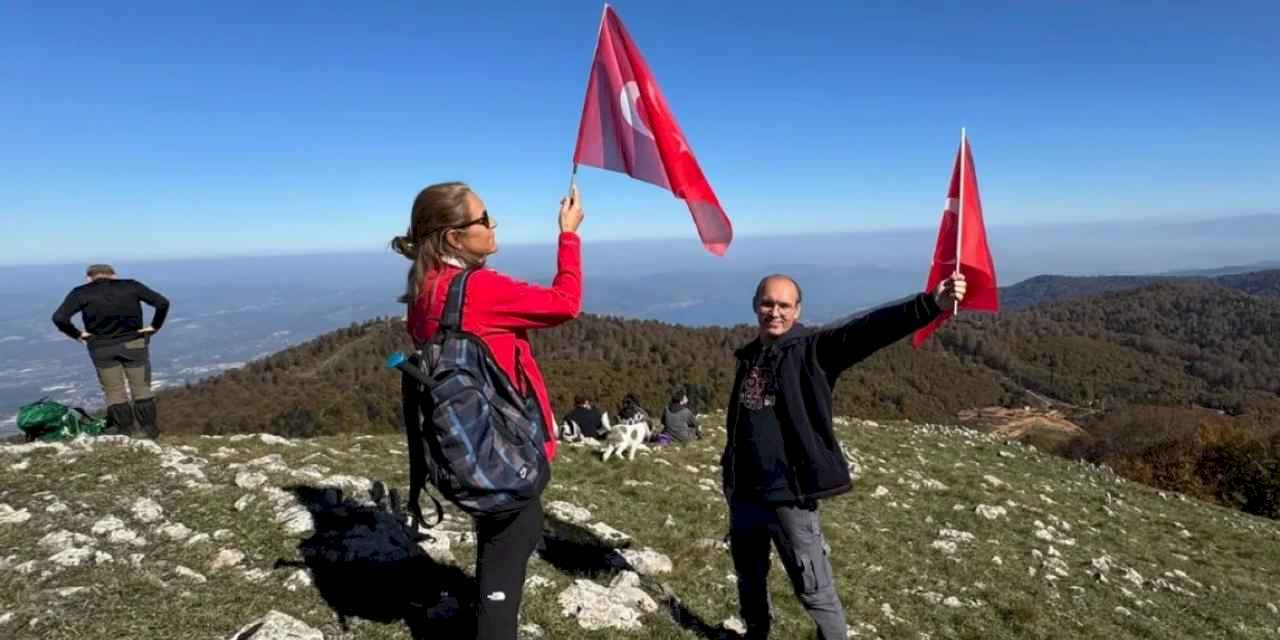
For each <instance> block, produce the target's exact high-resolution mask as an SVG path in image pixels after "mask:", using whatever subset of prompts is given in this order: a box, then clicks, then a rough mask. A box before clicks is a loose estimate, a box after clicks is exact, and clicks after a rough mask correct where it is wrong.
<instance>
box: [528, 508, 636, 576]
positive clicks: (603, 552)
mask: <svg viewBox="0 0 1280 640" xmlns="http://www.w3.org/2000/svg"><path fill="white" fill-rule="evenodd" d="M616 547H617V545H612V544H609V543H608V542H606V541H604V540H603V539H601V538H600V536H598V535H596V534H595V532H593V531H591V530H590V529H587V528H586V527H583V526H581V525H577V524H574V523H572V522H567V521H565V520H560V519H558V518H556V517H555V516H554V515H552V514H550V513H548V514H547V516H546V520H545V524H544V526H543V531H542V543H541V544H539V545H538V557H540V558H542V560H543V561H544V562H546V563H547V564H549V565H551V566H553V567H555V568H556V570H557V571H559V572H561V573H563V574H565V575H568V576H572V577H574V578H591V579H603V580H605V581H608V580H609V579H610V578H613V576H615V575H617V574H618V573H620V572H621V571H623V570H624V569H630V568H631V566H630V565H629V564H628V563H627V560H626V558H623V557H622V554H620V553H618V549H617V548H616Z"/></svg>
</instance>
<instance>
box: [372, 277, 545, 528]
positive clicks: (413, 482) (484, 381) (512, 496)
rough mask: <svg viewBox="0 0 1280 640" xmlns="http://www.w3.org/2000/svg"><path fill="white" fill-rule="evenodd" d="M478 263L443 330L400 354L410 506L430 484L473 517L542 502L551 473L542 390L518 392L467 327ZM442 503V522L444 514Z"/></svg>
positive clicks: (447, 311)
mask: <svg viewBox="0 0 1280 640" xmlns="http://www.w3.org/2000/svg"><path fill="white" fill-rule="evenodd" d="M472 271H473V270H472V269H466V270H464V271H462V272H460V273H459V274H458V275H457V276H455V277H454V279H453V282H451V283H450V285H449V294H448V297H447V298H446V299H445V306H444V315H443V317H442V318H441V321H440V328H439V330H438V331H437V332H436V335H435V336H433V337H432V339H431V341H430V342H428V343H427V344H426V345H419V349H420V351H419V353H415V354H414V355H413V356H409V357H406V356H405V355H404V354H401V353H395V354H392V356H391V357H390V358H389V359H388V361H387V364H388V366H391V367H394V368H396V369H399V370H400V371H401V374H402V375H401V394H402V402H403V408H404V417H405V434H406V435H407V437H408V440H409V476H410V482H409V505H410V509H411V510H412V511H413V514H414V515H415V517H417V519H418V520H419V521H420V522H421V521H422V515H421V512H420V511H419V510H418V506H417V505H418V497H419V495H420V494H421V491H422V488H423V485H424V484H425V482H430V483H431V484H432V485H434V486H435V487H436V489H437V490H439V491H440V493H441V494H442V495H444V497H445V498H447V499H448V500H449V501H450V502H453V503H454V504H455V505H457V506H458V507H459V508H460V509H462V510H463V511H466V512H467V513H470V514H472V515H490V514H498V513H506V512H512V511H517V510H519V509H521V508H523V507H524V506H525V505H527V504H529V502H530V501H533V500H537V499H538V497H539V496H540V495H541V494H542V490H543V489H544V488H546V486H547V482H548V480H549V479H550V477H551V466H550V465H549V464H548V462H547V457H546V452H545V450H544V449H543V444H544V443H545V441H546V431H545V429H544V428H543V426H542V411H541V409H540V408H539V406H538V400H537V397H536V396H533V395H532V394H530V396H524V395H522V394H520V393H519V392H518V391H516V388H515V386H514V385H513V384H512V382H511V380H510V379H509V378H508V377H507V375H506V372H504V371H503V370H502V368H501V367H499V366H498V364H497V362H496V361H495V360H494V358H493V354H492V353H491V352H490V351H489V347H488V346H487V345H486V344H485V343H484V342H483V341H482V340H481V339H480V338H479V337H477V336H475V335H474V334H470V333H467V332H465V331H463V330H462V308H463V302H464V301H465V298H466V287H467V280H468V279H469V278H470V276H471V273H472ZM432 501H433V502H435V505H436V515H437V522H438V521H439V517H440V516H441V515H442V511H441V509H440V504H439V502H438V501H435V499H434V498H432Z"/></svg>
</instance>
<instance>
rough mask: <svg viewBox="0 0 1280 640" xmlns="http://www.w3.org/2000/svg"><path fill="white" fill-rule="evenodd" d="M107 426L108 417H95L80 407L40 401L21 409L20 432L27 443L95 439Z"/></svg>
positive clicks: (45, 400) (42, 399)
mask: <svg viewBox="0 0 1280 640" xmlns="http://www.w3.org/2000/svg"><path fill="white" fill-rule="evenodd" d="M106 426H107V419H106V418H94V417H91V416H90V415H89V414H87V413H85V411H84V409H81V408H80V407H76V408H74V409H73V408H71V407H68V406H66V405H64V404H61V403H58V402H54V401H52V400H50V399H48V398H41V399H39V400H37V401H35V402H32V403H31V404H28V405H25V406H23V407H21V408H19V409H18V429H20V430H22V432H23V433H25V434H26V435H27V440H28V441H30V440H44V441H46V442H52V441H55V440H70V439H72V438H74V437H76V436H78V435H81V434H83V435H86V436H96V435H99V434H101V433H102V430H103V429H105V428H106Z"/></svg>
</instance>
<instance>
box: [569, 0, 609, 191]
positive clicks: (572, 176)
mask: <svg viewBox="0 0 1280 640" xmlns="http://www.w3.org/2000/svg"><path fill="white" fill-rule="evenodd" d="M608 13H609V3H608V2H606V3H604V6H603V7H601V8H600V26H599V27H597V28H596V41H595V43H594V44H593V45H591V66H590V67H588V71H587V86H588V87H590V86H591V74H593V73H595V72H596V53H597V52H598V51H599V50H600V34H602V33H604V19H605V16H606V15H608ZM577 179H578V163H577V162H576V161H575V162H574V163H573V170H572V171H570V172H569V195H573V187H574V185H575V184H576V181H577Z"/></svg>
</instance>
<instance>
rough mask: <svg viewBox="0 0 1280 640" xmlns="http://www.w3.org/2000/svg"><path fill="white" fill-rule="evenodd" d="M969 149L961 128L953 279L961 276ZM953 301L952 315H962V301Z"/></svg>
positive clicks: (953, 297) (954, 299) (953, 298)
mask: <svg viewBox="0 0 1280 640" xmlns="http://www.w3.org/2000/svg"><path fill="white" fill-rule="evenodd" d="M967 147H968V140H967V139H966V138H965V135H964V127H960V206H959V208H958V211H957V212H956V270H955V272H953V273H952V274H951V275H952V277H954V276H957V275H960V246H961V244H960V239H961V237H962V236H963V235H964V182H965V180H964V174H965V165H966V164H968V160H969V154H968V151H969V150H968V148H967ZM953 285H954V283H953ZM951 300H952V308H951V313H952V315H957V314H959V313H960V301H959V300H957V299H956V298H955V296H954V295H953V296H952V299H951Z"/></svg>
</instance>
